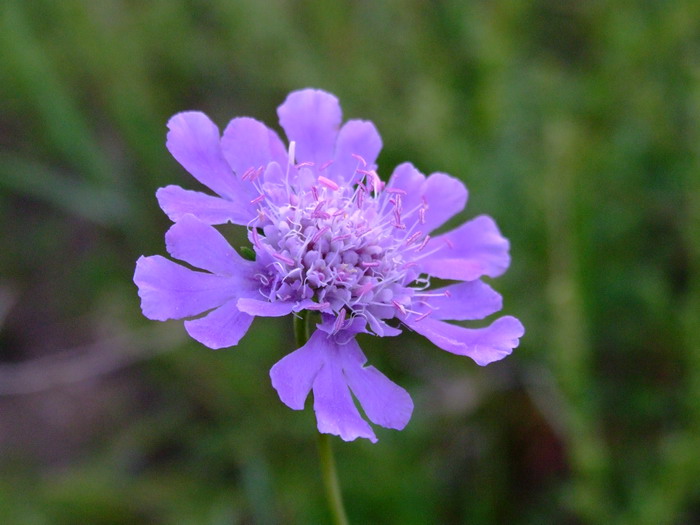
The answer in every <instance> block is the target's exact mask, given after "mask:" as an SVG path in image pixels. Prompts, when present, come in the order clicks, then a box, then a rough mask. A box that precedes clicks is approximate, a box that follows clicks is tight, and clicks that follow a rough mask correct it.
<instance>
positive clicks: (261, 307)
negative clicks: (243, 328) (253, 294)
mask: <svg viewBox="0 0 700 525" xmlns="http://www.w3.org/2000/svg"><path fill="white" fill-rule="evenodd" d="M237 306H238V309H239V310H240V311H242V312H245V313H247V314H250V315H255V316H257V317H283V316H285V315H289V314H291V313H292V312H293V311H294V306H295V303H294V302H293V301H288V302H283V301H277V302H272V303H271V302H270V301H262V300H260V299H252V298H250V297H242V298H240V299H239V300H238V303H237Z"/></svg>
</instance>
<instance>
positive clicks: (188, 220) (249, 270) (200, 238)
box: [165, 215, 256, 289]
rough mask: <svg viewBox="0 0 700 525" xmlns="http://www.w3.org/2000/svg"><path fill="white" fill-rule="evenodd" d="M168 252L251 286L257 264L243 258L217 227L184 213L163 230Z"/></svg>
mask: <svg viewBox="0 0 700 525" xmlns="http://www.w3.org/2000/svg"><path fill="white" fill-rule="evenodd" d="M165 244H166V247H167V249H168V253H170V255H172V256H173V257H175V258H176V259H180V260H181V261H185V262H186V263H189V264H191V265H192V266H195V267H197V268H202V269H203V270H208V271H210V272H212V273H216V274H220V275H228V276H231V277H232V279H233V281H235V283H236V284H237V285H238V286H241V287H243V288H248V289H252V286H253V283H252V279H253V277H252V275H253V273H254V272H255V268H256V265H255V263H253V262H252V261H247V260H245V259H243V258H242V257H241V256H240V255H238V253H236V250H234V249H233V248H232V247H231V245H230V244H229V243H228V241H227V240H226V239H225V238H224V236H223V235H221V234H220V233H219V232H218V231H217V230H216V228H214V227H213V226H210V225H208V224H205V223H203V222H202V221H200V220H198V219H196V218H195V217H194V216H193V215H184V216H183V217H182V219H180V221H178V222H176V223H175V224H174V225H173V226H171V227H170V229H169V230H168V232H167V233H166V234H165Z"/></svg>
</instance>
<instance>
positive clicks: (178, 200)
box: [156, 185, 255, 225]
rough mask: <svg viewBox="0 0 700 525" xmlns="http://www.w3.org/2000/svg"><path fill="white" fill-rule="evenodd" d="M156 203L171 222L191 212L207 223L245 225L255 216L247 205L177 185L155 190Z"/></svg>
mask: <svg viewBox="0 0 700 525" xmlns="http://www.w3.org/2000/svg"><path fill="white" fill-rule="evenodd" d="M156 197H157V198H158V204H159V205H160V207H161V209H162V210H163V211H164V212H165V213H166V215H167V216H168V217H170V220H171V221H173V222H176V221H179V220H180V219H181V218H182V216H183V215H186V214H188V213H189V214H192V215H194V216H195V217H197V218H198V219H199V220H200V221H202V222H206V223H207V224H225V223H227V222H232V223H234V224H241V225H246V224H248V223H249V222H250V220H251V219H252V218H253V217H254V216H255V211H254V210H252V209H250V208H249V207H248V206H245V207H242V206H241V205H240V204H238V203H235V202H232V201H229V200H226V199H222V198H221V197H214V196H212V195H207V194H206V193H201V192H199V191H192V190H185V189H182V188H181V187H179V186H174V185H171V186H166V187H165V188H160V189H159V190H158V191H157V192H156Z"/></svg>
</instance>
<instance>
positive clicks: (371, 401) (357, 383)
mask: <svg viewBox="0 0 700 525" xmlns="http://www.w3.org/2000/svg"><path fill="white" fill-rule="evenodd" d="M343 358H344V359H343V372H344V374H345V378H346V379H347V383H348V385H349V386H350V389H351V390H352V393H353V394H355V397H357V400H358V401H359V402H360V405H362V409H363V410H364V411H365V414H367V417H368V418H369V419H370V421H372V422H373V423H375V424H377V425H381V426H383V427H386V428H394V429H396V430H401V429H403V428H404V427H405V426H406V425H407V424H408V421H409V420H410V419H411V414H412V413H413V400H412V399H411V396H410V395H408V392H406V391H405V390H404V389H403V388H401V387H400V386H399V385H397V384H396V383H394V382H393V381H391V380H390V379H389V378H388V377H386V376H385V375H384V374H382V373H381V372H380V371H379V370H377V369H376V368H374V367H373V366H368V367H365V366H364V364H365V363H366V362H367V358H366V357H365V355H364V354H363V353H362V350H361V349H360V347H359V345H358V344H357V343H356V342H355V341H354V340H353V341H351V342H350V343H348V344H347V345H345V347H344V348H343Z"/></svg>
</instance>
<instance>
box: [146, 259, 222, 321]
mask: <svg viewBox="0 0 700 525" xmlns="http://www.w3.org/2000/svg"><path fill="white" fill-rule="evenodd" d="M134 283H136V286H138V288H139V297H141V309H142V310H143V315H145V316H146V317H148V318H149V319H154V320H157V321H165V320H166V319H182V318H183V317H190V316H192V315H198V314H201V313H202V312H206V311H207V310H211V309H212V308H216V307H217V306H220V305H222V304H223V303H225V302H226V301H227V300H229V299H231V298H233V297H235V296H236V283H235V281H232V280H231V279H229V278H227V277H222V276H220V275H212V274H210V273H203V272H195V271H193V270H190V269H189V268H185V267H184V266H180V265H179V264H177V263H175V262H173V261H170V260H168V259H166V258H164V257H161V256H160V255H153V256H151V257H139V259H138V261H136V271H135V272H134Z"/></svg>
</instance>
